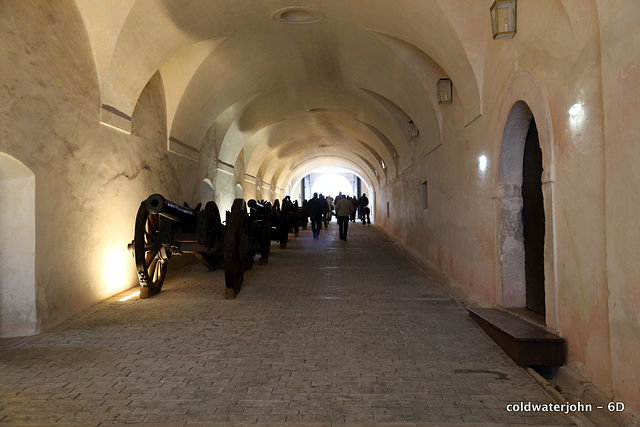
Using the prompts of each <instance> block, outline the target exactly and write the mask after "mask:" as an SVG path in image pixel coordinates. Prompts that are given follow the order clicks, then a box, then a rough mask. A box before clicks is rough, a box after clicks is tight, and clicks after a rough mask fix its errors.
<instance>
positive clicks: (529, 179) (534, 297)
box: [522, 119, 545, 316]
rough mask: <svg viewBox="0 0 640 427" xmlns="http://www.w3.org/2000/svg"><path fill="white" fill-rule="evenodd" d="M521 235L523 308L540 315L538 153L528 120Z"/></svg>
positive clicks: (541, 250)
mask: <svg viewBox="0 0 640 427" xmlns="http://www.w3.org/2000/svg"><path fill="white" fill-rule="evenodd" d="M522 169H523V170H522V234H523V236H524V271H525V283H526V289H527V290H526V300H527V308H528V309H529V310H531V311H533V312H534V313H538V314H541V315H543V316H544V314H545V302H544V232H545V227H544V223H545V220H544V196H543V194H542V150H541V149H540V141H539V140H538V129H537V128H536V122H535V120H534V119H531V124H530V125H529V131H528V133H527V139H526V141H525V146H524V160H523V167H522Z"/></svg>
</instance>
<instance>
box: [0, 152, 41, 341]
mask: <svg viewBox="0 0 640 427" xmlns="http://www.w3.org/2000/svg"><path fill="white" fill-rule="evenodd" d="M35 194H36V179H35V176H34V174H33V173H32V172H31V171H30V170H29V168H27V167H26V166H25V165H23V164H22V163H20V162H19V161H18V160H16V159H15V158H13V157H11V156H9V155H7V154H4V153H0V200H2V203H0V337H18V336H27V335H33V334H35V333H36V332H37V322H36V320H37V319H36V289H35V251H36V237H35V211H36V210H35Z"/></svg>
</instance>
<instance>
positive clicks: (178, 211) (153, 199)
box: [145, 194, 198, 222]
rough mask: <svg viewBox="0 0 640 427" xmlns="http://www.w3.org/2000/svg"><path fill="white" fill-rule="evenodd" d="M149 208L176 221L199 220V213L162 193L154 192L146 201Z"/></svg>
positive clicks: (152, 211) (150, 210)
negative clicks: (168, 198)
mask: <svg viewBox="0 0 640 427" xmlns="http://www.w3.org/2000/svg"><path fill="white" fill-rule="evenodd" d="M145 206H146V207H147V210H148V211H149V212H151V213H154V214H158V215H162V216H163V217H165V218H168V219H170V220H172V221H175V222H193V221H196V220H197V216H198V215H197V213H196V212H195V211H193V210H191V209H189V208H185V207H182V206H180V205H178V204H176V203H174V202H172V201H170V200H167V199H165V198H164V197H163V196H162V195H160V194H152V195H151V196H149V197H148V198H147V200H146V201H145Z"/></svg>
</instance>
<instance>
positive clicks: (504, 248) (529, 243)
mask: <svg viewBox="0 0 640 427" xmlns="http://www.w3.org/2000/svg"><path fill="white" fill-rule="evenodd" d="M542 173H543V159H542V150H541V147H540V142H539V138H538V131H537V127H536V122H535V120H534V118H533V113H532V112H531V110H530V109H529V107H528V105H527V104H526V103H525V102H523V101H519V102H517V103H516V104H515V105H514V106H513V108H512V109H511V112H510V113H509V117H508V119H507V123H506V124H505V129H504V133H503V137H502V146H501V151H500V190H501V191H500V200H499V227H500V228H499V237H500V242H499V244H500V259H501V261H502V263H501V264H502V265H501V274H502V304H503V305H504V306H505V307H513V308H524V307H526V308H527V309H528V310H530V311H532V312H534V313H538V314H540V315H543V316H544V314H545V311H546V310H545V281H544V270H545V260H544V252H545V240H544V239H545V209H544V196H543V187H542Z"/></svg>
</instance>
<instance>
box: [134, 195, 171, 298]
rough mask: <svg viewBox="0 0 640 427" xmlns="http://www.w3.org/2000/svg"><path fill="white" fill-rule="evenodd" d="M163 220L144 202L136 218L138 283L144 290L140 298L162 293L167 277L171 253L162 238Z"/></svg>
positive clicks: (135, 237) (135, 251) (135, 238)
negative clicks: (150, 210) (166, 248)
mask: <svg viewBox="0 0 640 427" xmlns="http://www.w3.org/2000/svg"><path fill="white" fill-rule="evenodd" d="M160 223H161V218H160V215H158V214H152V213H150V212H149V211H148V210H147V207H146V206H145V203H144V202H142V204H141V205H140V208H139V209H138V214H137V216H136V224H135V232H134V239H133V245H134V252H133V256H134V258H135V260H136V268H137V271H138V281H139V282H140V286H142V290H141V291H140V298H148V297H150V296H153V295H155V294H157V293H158V292H160V290H161V289H162V285H163V283H164V279H165V277H166V275H167V261H168V260H169V258H170V257H171V253H167V251H166V250H165V249H164V247H163V246H162V240H161V238H160Z"/></svg>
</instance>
